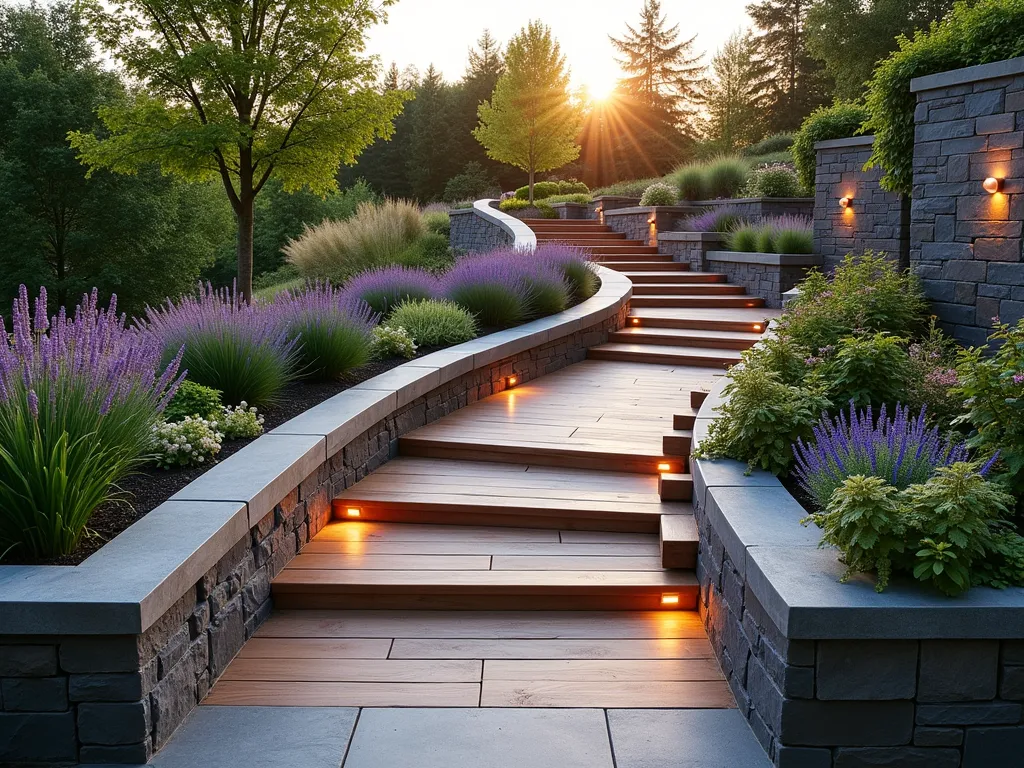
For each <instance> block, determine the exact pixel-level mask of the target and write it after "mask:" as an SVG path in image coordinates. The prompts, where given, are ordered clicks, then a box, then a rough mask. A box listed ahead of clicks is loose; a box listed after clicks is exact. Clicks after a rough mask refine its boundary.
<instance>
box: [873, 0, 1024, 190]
mask: <svg viewBox="0 0 1024 768" xmlns="http://www.w3.org/2000/svg"><path fill="white" fill-rule="evenodd" d="M897 42H898V43H899V50H898V51H895V52H894V53H892V54H891V55H890V56H889V57H888V58H887V59H884V60H883V61H882V62H881V63H880V64H879V65H878V67H877V68H876V69H875V73H874V75H873V76H872V78H871V80H870V81H869V82H868V92H867V96H866V101H867V106H868V110H869V111H870V119H869V120H868V121H867V124H866V126H865V130H866V131H867V132H870V133H873V134H874V136H875V144H874V151H873V153H872V155H871V160H870V163H871V164H872V165H874V166H878V167H881V168H882V170H883V171H885V175H884V176H882V180H881V184H882V187H883V189H887V190H889V191H892V192H899V193H901V194H904V195H909V194H910V193H911V187H912V184H913V157H914V108H915V107H916V98H915V94H913V93H911V91H910V81H911V80H912V79H913V78H915V77H922V76H924V75H932V74H935V73H937V72H945V71H947V70H950V69H959V68H960V67H969V66H973V65H976V64H987V63H990V62H993V61H1001V60H1003V59H1012V58H1014V57H1017V56H1021V55H1024V0H980V2H978V3H976V4H975V3H963V2H961V3H957V4H956V5H954V6H953V10H952V11H950V13H949V14H948V15H947V16H946V17H945V18H944V19H943V20H942V21H940V22H938V23H937V24H933V25H932V27H931V28H930V29H927V30H918V31H917V32H916V33H915V34H914V37H913V39H907V38H905V37H900V38H897Z"/></svg>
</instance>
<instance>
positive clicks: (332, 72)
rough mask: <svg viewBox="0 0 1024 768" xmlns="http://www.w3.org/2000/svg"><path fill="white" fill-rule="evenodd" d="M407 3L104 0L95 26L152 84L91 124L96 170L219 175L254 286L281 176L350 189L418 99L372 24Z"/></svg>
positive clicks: (88, 155)
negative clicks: (348, 181) (358, 168)
mask: <svg viewBox="0 0 1024 768" xmlns="http://www.w3.org/2000/svg"><path fill="white" fill-rule="evenodd" d="M392 2H393V0H300V1H299V2H294V1H293V0H198V1H194V0H114V2H112V3H109V4H107V5H105V4H103V3H102V2H101V1H100V0H90V2H89V4H88V5H87V6H86V8H87V12H88V15H89V18H90V20H91V22H92V27H93V30H94V32H95V34H96V36H97V38H98V39H99V41H100V42H101V44H102V45H103V46H104V48H106V49H107V50H108V51H110V52H112V53H113V55H114V56H115V58H116V59H117V60H118V61H119V62H120V63H121V64H122V65H123V67H124V68H125V70H126V72H127V73H128V74H129V75H130V76H131V77H133V78H134V79H136V80H137V81H138V82H140V83H141V84H142V85H143V86H144V90H141V89H140V90H139V91H137V92H135V93H133V94H132V96H131V98H130V99H129V100H128V101H126V102H125V103H123V104H114V105H108V106H104V107H101V108H100V110H99V114H100V117H101V119H102V121H103V123H104V126H105V128H106V131H107V133H106V134H103V135H96V134H95V133H92V132H88V131H79V132H77V133H75V134H74V135H73V137H72V143H73V145H74V146H75V147H76V148H77V149H78V150H79V152H80V153H81V157H82V159H83V160H84V161H85V162H86V163H87V164H88V165H89V166H90V167H91V168H94V169H95V168H110V169H112V170H114V171H116V172H119V173H135V172H136V171H137V170H138V169H139V167H140V165H142V164H145V163H148V162H153V163H157V164H159V166H160V167H161V168H162V169H163V171H164V172H167V173H173V174H177V175H180V176H182V177H184V178H187V179H195V180H202V179H208V178H211V177H213V178H219V179H220V180H221V183H222V185H223V187H224V190H225V192H226V194H227V197H228V199H229V201H230V203H231V206H232V208H233V210H234V212H235V216H236V219H237V221H238V283H239V289H240V291H241V292H242V293H243V295H245V296H248V295H249V294H250V292H251V286H252V238H253V208H254V200H255V198H256V195H258V194H259V192H260V191H261V190H262V189H263V188H264V187H265V186H266V184H267V183H268V182H269V181H270V179H271V178H274V177H276V178H277V179H279V180H280V182H281V183H282V185H283V186H284V188H285V189H286V190H289V191H293V190H297V189H300V188H302V187H307V188H309V189H310V190H311V191H313V192H315V193H325V192H328V191H330V190H334V189H336V188H337V183H336V180H335V179H336V173H337V169H338V166H339V165H340V164H343V163H352V162H354V161H355V159H356V157H357V156H358V154H359V153H360V151H362V149H363V148H365V147H366V146H367V145H369V144H370V143H371V142H372V141H373V139H374V138H375V137H376V136H384V137H387V136H390V135H391V132H392V130H393V126H392V120H393V119H394V117H395V116H396V115H397V114H398V113H399V112H400V111H401V109H402V104H403V102H404V100H405V98H406V95H405V94H404V92H402V91H398V90H382V89H380V88H379V87H378V85H377V74H378V62H377V60H376V59H375V58H373V57H369V56H364V55H363V54H362V51H363V47H364V42H365V40H364V38H365V33H366V30H367V29H368V28H369V27H370V26H372V25H374V24H377V23H379V22H381V21H383V20H384V18H385V11H384V9H385V8H386V7H387V6H388V5H391V4H392Z"/></svg>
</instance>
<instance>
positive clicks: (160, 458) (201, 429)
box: [153, 416, 224, 469]
mask: <svg viewBox="0 0 1024 768" xmlns="http://www.w3.org/2000/svg"><path fill="white" fill-rule="evenodd" d="M153 437H154V440H155V453H156V465H157V466H158V467H160V468H161V469H173V468H174V467H193V466H197V465H200V464H206V463H207V462H209V461H211V460H212V459H213V457H214V456H216V455H217V454H218V453H219V452H220V447H221V443H222V442H223V440H224V435H223V434H222V433H221V432H218V431H217V422H215V421H208V420H207V419H204V418H202V417H201V416H186V417H185V418H184V419H183V420H181V421H176V422H167V421H164V422H161V423H159V424H157V425H156V426H154V427H153Z"/></svg>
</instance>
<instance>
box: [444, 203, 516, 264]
mask: <svg viewBox="0 0 1024 768" xmlns="http://www.w3.org/2000/svg"><path fill="white" fill-rule="evenodd" d="M450 214H451V219H452V231H451V244H452V247H453V248H455V249H457V250H460V251H466V252H468V253H476V252H477V251H487V250H490V249H491V248H501V247H504V246H507V245H512V235H510V234H509V233H508V232H506V231H505V230H503V229H502V228H501V227H499V226H498V225H496V224H493V223H491V222H489V221H487V219H484V218H482V217H480V216H477V215H476V214H475V213H474V212H473V209H472V208H460V209H457V210H453V211H450Z"/></svg>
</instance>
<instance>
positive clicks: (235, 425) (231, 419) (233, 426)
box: [217, 400, 263, 440]
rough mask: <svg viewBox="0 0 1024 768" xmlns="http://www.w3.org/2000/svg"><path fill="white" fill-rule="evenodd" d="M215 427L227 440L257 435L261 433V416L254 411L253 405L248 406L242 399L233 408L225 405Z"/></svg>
mask: <svg viewBox="0 0 1024 768" xmlns="http://www.w3.org/2000/svg"><path fill="white" fill-rule="evenodd" d="M217 429H219V430H220V431H221V432H223V433H224V437H225V438H227V439H228V440H241V439H248V438H253V437H259V436H260V435H262V434H263V416H261V415H260V414H259V413H258V412H257V411H256V407H255V406H253V407H251V408H250V407H249V404H248V403H246V402H245V401H244V400H243V401H242V402H241V403H239V404H238V406H237V407H234V408H232V407H231V406H230V405H225V406H224V410H223V412H222V414H221V417H220V418H219V419H218V420H217Z"/></svg>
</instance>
